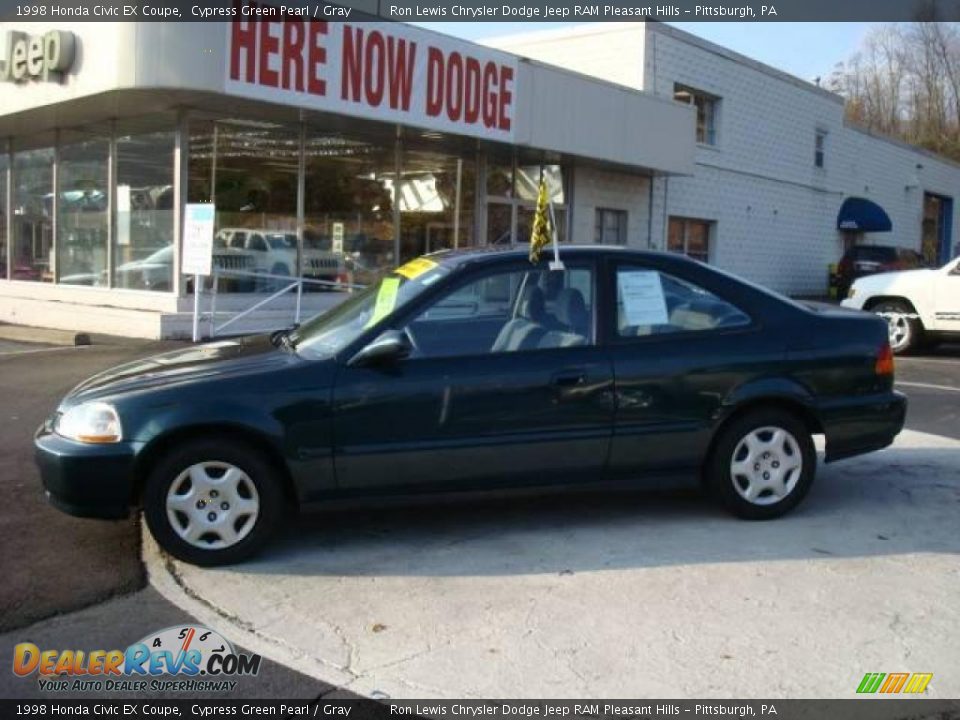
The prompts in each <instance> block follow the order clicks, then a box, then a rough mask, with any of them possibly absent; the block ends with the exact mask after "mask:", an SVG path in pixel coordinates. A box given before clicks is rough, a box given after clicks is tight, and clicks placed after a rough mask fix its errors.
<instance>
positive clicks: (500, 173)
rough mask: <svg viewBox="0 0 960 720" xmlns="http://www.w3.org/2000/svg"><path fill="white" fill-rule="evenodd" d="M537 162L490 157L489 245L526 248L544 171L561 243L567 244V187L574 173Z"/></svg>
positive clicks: (488, 181)
mask: <svg viewBox="0 0 960 720" xmlns="http://www.w3.org/2000/svg"><path fill="white" fill-rule="evenodd" d="M536 160H537V158H536V157H527V158H522V157H521V158H506V157H495V156H491V157H490V159H489V161H488V163H487V217H486V228H487V235H486V240H487V244H488V245H518V244H519V245H522V244H524V243H527V242H529V241H530V232H531V228H532V227H533V218H534V215H535V214H536V208H537V194H538V192H539V187H540V175H541V172H542V173H543V179H544V181H545V182H546V184H547V193H548V195H549V199H550V202H551V203H552V205H553V216H554V220H555V221H556V229H557V240H558V242H566V240H567V207H566V188H567V186H568V184H569V182H570V175H569V171H570V170H569V168H568V167H567V166H564V165H555V164H546V165H541V164H539V163H538V162H536Z"/></svg>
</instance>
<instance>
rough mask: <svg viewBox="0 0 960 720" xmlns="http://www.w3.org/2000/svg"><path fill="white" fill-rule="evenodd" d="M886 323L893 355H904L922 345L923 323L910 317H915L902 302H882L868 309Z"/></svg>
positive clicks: (910, 309)
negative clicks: (880, 316)
mask: <svg viewBox="0 0 960 720" xmlns="http://www.w3.org/2000/svg"><path fill="white" fill-rule="evenodd" d="M870 311H871V312H874V313H877V314H878V315H882V317H883V319H884V320H886V321H887V332H888V334H889V336H890V349H891V350H893V353H894V355H906V354H907V353H909V352H911V351H912V350H916V349H917V348H918V347H920V346H921V345H922V344H923V339H924V338H923V323H922V322H920V320H919V319H917V318H911V317H909V316H910V315H916V313H915V312H914V311H913V308H911V307H910V306H909V305H908V304H907V303H905V302H903V301H902V300H883V301H881V302H879V303H877V304H876V305H874V306H873V307H871V308H870Z"/></svg>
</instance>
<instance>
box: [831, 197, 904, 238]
mask: <svg viewBox="0 0 960 720" xmlns="http://www.w3.org/2000/svg"><path fill="white" fill-rule="evenodd" d="M837 229H838V230H858V231H860V232H890V231H891V230H892V229H893V223H892V222H890V216H889V215H887V213H886V211H885V210H884V209H883V208H882V207H880V206H879V205H877V204H876V203H875V202H873V201H871V200H867V199H866V198H861V197H850V198H847V199H846V200H844V201H843V205H841V206H840V213H839V214H838V215H837Z"/></svg>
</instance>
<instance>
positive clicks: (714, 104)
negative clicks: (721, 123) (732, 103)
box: [673, 84, 720, 145]
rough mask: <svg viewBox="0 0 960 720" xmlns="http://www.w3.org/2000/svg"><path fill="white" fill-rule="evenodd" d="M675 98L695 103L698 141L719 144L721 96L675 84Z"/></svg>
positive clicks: (706, 143) (689, 103) (690, 103)
mask: <svg viewBox="0 0 960 720" xmlns="http://www.w3.org/2000/svg"><path fill="white" fill-rule="evenodd" d="M673 99H674V100H676V101H678V102H682V103H686V104H687V105H693V106H694V107H695V108H696V109H697V142H698V143H700V144H701V145H716V144H717V108H718V107H719V105H720V98H718V97H717V96H716V95H710V94H708V93H705V92H701V91H700V90H694V89H693V88H691V87H687V86H685V85H680V84H677V85H674V87H673Z"/></svg>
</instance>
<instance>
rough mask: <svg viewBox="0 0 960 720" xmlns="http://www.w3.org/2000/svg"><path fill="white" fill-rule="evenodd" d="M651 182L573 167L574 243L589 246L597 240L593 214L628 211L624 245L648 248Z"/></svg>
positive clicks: (603, 171)
mask: <svg viewBox="0 0 960 720" xmlns="http://www.w3.org/2000/svg"><path fill="white" fill-rule="evenodd" d="M649 195H650V178H649V177H646V176H643V175H628V174H626V173H620V172H613V171H610V170H603V169H600V168H597V167H593V166H590V165H582V164H581V165H578V166H576V168H575V170H574V174H573V228H572V230H573V234H572V239H573V241H574V242H577V243H592V242H593V241H594V238H595V236H596V210H597V208H598V207H600V208H609V209H611V210H626V211H627V244H628V245H633V246H636V247H646V246H647V236H648V230H649V226H648V220H649V210H648V207H649Z"/></svg>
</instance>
